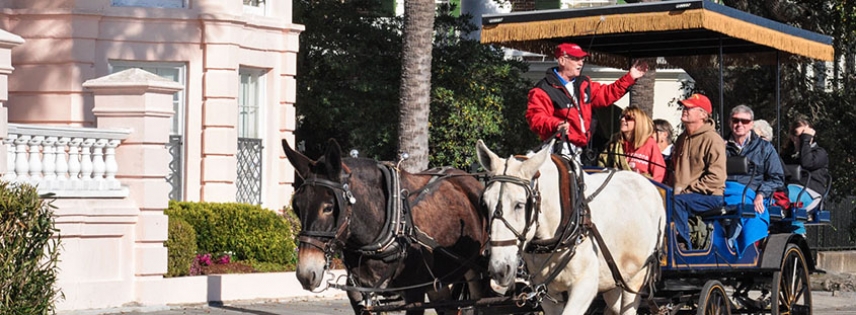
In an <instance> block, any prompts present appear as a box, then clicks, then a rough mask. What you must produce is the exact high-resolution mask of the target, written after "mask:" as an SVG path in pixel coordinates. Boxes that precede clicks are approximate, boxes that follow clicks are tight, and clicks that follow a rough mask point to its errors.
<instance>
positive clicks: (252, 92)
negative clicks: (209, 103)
mask: <svg viewBox="0 0 856 315" xmlns="http://www.w3.org/2000/svg"><path fill="white" fill-rule="evenodd" d="M239 74H240V76H241V87H240V89H239V90H238V137H240V138H260V133H259V122H260V121H259V117H260V115H259V108H260V103H261V102H260V100H259V98H260V95H261V93H260V89H261V84H260V83H259V81H260V80H261V77H262V76H261V71H256V70H245V69H241V70H240V71H239Z"/></svg>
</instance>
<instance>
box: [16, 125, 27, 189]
mask: <svg viewBox="0 0 856 315" xmlns="http://www.w3.org/2000/svg"><path fill="white" fill-rule="evenodd" d="M27 142H30V136H25V135H21V136H18V139H15V147H16V151H15V173H18V178H17V180H18V181H27V180H29V175H27V174H28V173H29V171H30V165H29V160H27Z"/></svg>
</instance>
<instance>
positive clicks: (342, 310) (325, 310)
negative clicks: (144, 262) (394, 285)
mask: <svg viewBox="0 0 856 315" xmlns="http://www.w3.org/2000/svg"><path fill="white" fill-rule="evenodd" d="M812 302H813V304H814V314H815V315H856V292H835V294H832V293H830V292H826V291H820V292H813V293H812ZM70 314H81V315H83V314H110V315H120V314H121V315H239V314H251V315H285V314H288V315H310V314H312V315H316V314H324V315H338V314H353V311H351V306H350V304H349V303H348V301H347V300H345V299H326V300H319V299H314V300H289V301H256V302H252V303H234V304H226V305H201V306H176V307H170V308H161V309H155V308H149V309H132V308H128V309H125V310H112V311H106V312H105V311H102V312H91V311H87V312H85V313H83V312H80V313H70ZM426 314H434V312H432V311H428V312H426Z"/></svg>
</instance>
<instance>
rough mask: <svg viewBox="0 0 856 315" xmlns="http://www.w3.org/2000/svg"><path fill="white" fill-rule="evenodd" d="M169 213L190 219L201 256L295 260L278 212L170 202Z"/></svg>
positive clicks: (288, 231) (291, 241)
mask: <svg viewBox="0 0 856 315" xmlns="http://www.w3.org/2000/svg"><path fill="white" fill-rule="evenodd" d="M166 214H167V215H169V216H170V218H172V217H180V218H182V219H184V220H187V222H188V223H190V224H191V225H193V228H194V229H195V230H196V244H197V246H198V251H199V252H202V253H224V252H231V253H233V254H234V255H233V256H234V257H233V258H234V259H236V260H254V261H261V262H272V263H277V264H288V263H293V262H294V261H296V259H297V258H296V256H297V255H296V253H295V250H294V249H295V245H294V236H293V234H292V232H291V225H290V224H289V223H288V221H287V220H286V219H285V218H283V217H281V216H280V215H278V214H276V212H273V211H270V210H267V209H263V208H261V207H259V206H254V205H249V204H242V203H210V202H179V201H170V204H169V209H167V211H166Z"/></svg>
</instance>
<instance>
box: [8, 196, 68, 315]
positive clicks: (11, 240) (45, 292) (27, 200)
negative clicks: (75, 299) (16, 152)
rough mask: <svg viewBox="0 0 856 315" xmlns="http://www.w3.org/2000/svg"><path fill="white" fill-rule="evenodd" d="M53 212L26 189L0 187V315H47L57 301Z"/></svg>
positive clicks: (57, 249)
mask: <svg viewBox="0 0 856 315" xmlns="http://www.w3.org/2000/svg"><path fill="white" fill-rule="evenodd" d="M53 219H54V217H53V207H52V206H51V205H50V203H49V202H46V201H44V200H42V199H41V198H40V197H39V193H38V192H37V191H36V188H35V187H33V186H30V185H17V184H10V183H6V182H2V183H0V314H49V313H53V312H54V310H55V306H54V302H55V301H56V299H57V298H59V297H61V296H62V293H61V292H59V291H58V290H57V289H56V288H55V286H54V284H55V283H56V280H57V272H58V269H57V262H58V261H59V260H58V258H59V245H60V239H59V235H58V230H57V229H56V228H55V227H54V220H53Z"/></svg>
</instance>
